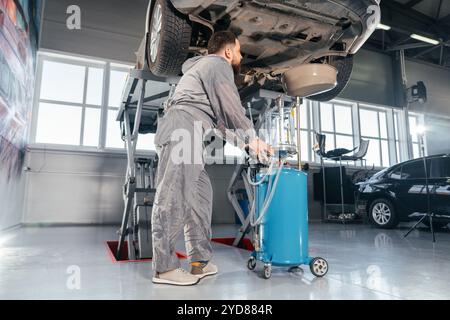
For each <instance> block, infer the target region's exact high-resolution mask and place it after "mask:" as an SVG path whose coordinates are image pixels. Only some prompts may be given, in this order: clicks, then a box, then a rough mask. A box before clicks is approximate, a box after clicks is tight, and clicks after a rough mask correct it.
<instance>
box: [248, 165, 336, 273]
mask: <svg viewBox="0 0 450 320" xmlns="http://www.w3.org/2000/svg"><path fill="white" fill-rule="evenodd" d="M277 173H278V171H277V170H275V171H274V172H273V173H272V174H271V175H270V176H269V177H266V178H265V179H266V181H264V183H262V184H260V185H259V186H257V188H256V209H255V218H256V219H258V218H259V217H260V214H261V210H262V207H263V205H264V201H265V199H266V197H267V196H268V195H267V191H268V187H269V184H273V183H274V180H275V178H276V175H277ZM261 178H263V175H258V176H257V179H258V180H259V179H261ZM274 192H275V193H274V195H273V198H272V201H271V202H270V204H269V206H268V209H267V212H266V213H265V215H264V217H263V219H262V221H261V225H260V226H258V228H259V232H258V233H259V239H258V240H259V241H258V243H259V248H257V251H255V252H253V253H252V257H251V258H250V260H249V264H248V267H249V269H251V270H253V269H254V268H255V266H256V260H259V261H262V262H263V263H264V264H265V270H264V277H265V278H266V279H268V278H269V277H270V274H271V266H288V267H289V266H290V267H298V266H300V265H310V269H311V272H312V273H313V274H314V275H316V276H319V277H321V276H324V275H325V274H326V272H327V271H328V264H327V262H326V261H325V260H324V259H322V258H311V257H310V256H309V252H308V251H309V246H308V176H307V174H306V173H305V172H303V171H299V170H296V169H293V168H284V169H282V171H281V173H280V177H279V179H278V183H277V186H276V189H275V191H274ZM256 219H255V220H256Z"/></svg>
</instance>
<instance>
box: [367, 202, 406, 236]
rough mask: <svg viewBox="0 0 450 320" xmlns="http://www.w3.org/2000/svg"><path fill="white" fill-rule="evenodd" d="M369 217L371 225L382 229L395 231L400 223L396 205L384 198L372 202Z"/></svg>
mask: <svg viewBox="0 0 450 320" xmlns="http://www.w3.org/2000/svg"><path fill="white" fill-rule="evenodd" d="M368 216H369V221H370V223H371V224H373V225H374V226H376V227H378V228H381V229H393V228H395V227H397V225H398V223H399V220H398V216H397V213H396V211H395V207H394V205H393V204H392V202H391V201H389V200H387V199H383V198H380V199H376V200H374V201H372V203H371V204H370V209H369V212H368Z"/></svg>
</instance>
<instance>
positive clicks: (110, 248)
mask: <svg viewBox="0 0 450 320" xmlns="http://www.w3.org/2000/svg"><path fill="white" fill-rule="evenodd" d="M105 244H106V248H107V252H108V255H109V257H110V259H111V260H112V262H114V263H127V262H151V261H152V259H142V260H128V250H127V246H128V242H127V241H125V242H124V244H123V249H122V256H121V259H120V260H117V259H116V252H117V247H118V245H119V241H106V243H105ZM177 256H178V258H179V259H181V260H184V259H187V256H186V255H185V254H184V253H181V252H177Z"/></svg>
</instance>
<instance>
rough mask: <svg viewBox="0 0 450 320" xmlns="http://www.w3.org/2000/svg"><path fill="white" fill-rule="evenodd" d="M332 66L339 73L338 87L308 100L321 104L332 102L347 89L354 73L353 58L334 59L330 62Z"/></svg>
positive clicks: (350, 56)
mask: <svg viewBox="0 0 450 320" xmlns="http://www.w3.org/2000/svg"><path fill="white" fill-rule="evenodd" d="M330 65H332V66H333V67H335V68H336V69H337V71H338V74H337V86H336V87H335V88H334V89H332V90H330V91H327V92H324V93H320V94H317V95H315V96H310V97H309V98H308V99H311V100H315V101H320V102H326V101H330V100H333V99H334V98H336V97H337V96H338V95H339V94H340V93H341V92H342V91H344V89H345V88H346V87H347V85H348V83H349V81H350V78H351V76H352V72H353V56H352V55H349V56H347V57H337V58H334V59H333V60H332V61H331V62H330Z"/></svg>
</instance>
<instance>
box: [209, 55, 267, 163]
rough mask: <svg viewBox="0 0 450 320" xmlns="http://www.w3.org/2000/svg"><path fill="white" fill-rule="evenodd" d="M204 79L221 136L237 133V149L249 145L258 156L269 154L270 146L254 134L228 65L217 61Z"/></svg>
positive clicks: (231, 136)
mask: <svg viewBox="0 0 450 320" xmlns="http://www.w3.org/2000/svg"><path fill="white" fill-rule="evenodd" d="M208 78H209V81H207V83H205V90H206V92H207V94H208V98H209V99H210V102H211V104H212V107H213V109H214V113H215V115H216V117H217V121H218V123H217V127H218V129H219V131H220V132H221V133H222V134H223V135H224V137H225V138H233V136H234V135H235V136H237V138H238V139H239V140H241V141H240V143H239V142H238V145H240V147H241V148H244V147H249V148H250V150H251V151H252V152H254V153H256V154H257V155H259V156H260V157H265V156H266V155H267V154H271V153H272V148H271V147H270V146H268V145H267V144H266V143H265V142H264V141H262V140H260V139H259V138H258V137H257V134H256V131H255V129H254V126H253V123H252V122H251V121H250V120H249V119H248V118H247V116H246V115H245V109H244V108H243V107H242V104H241V100H240V96H239V92H238V90H237V88H236V85H235V83H234V74H233V71H232V68H231V67H230V66H229V65H227V64H226V62H223V63H220V64H217V65H216V66H215V68H213V69H212V70H211V74H210V75H209V77H208ZM229 129H231V130H229ZM232 130H234V131H232Z"/></svg>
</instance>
